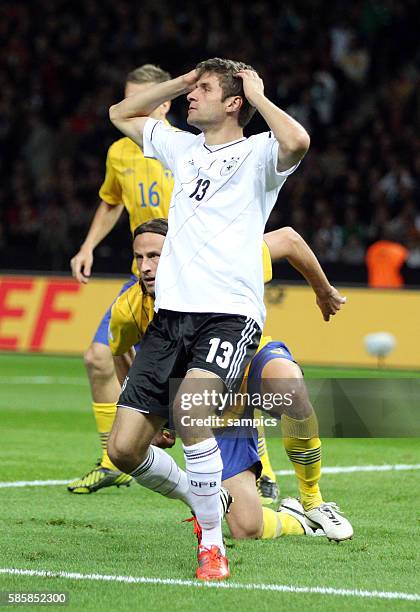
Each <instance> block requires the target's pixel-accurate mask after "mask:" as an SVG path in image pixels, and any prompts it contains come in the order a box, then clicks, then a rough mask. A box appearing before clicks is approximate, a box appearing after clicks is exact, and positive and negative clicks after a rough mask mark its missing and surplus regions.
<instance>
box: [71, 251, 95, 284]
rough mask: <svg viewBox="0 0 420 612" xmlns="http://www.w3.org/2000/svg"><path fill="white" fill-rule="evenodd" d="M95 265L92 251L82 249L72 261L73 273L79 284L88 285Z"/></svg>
mask: <svg viewBox="0 0 420 612" xmlns="http://www.w3.org/2000/svg"><path fill="white" fill-rule="evenodd" d="M92 264H93V254H92V252H91V251H84V250H83V249H80V251H79V252H78V253H76V255H75V256H74V257H72V259H71V260H70V267H71V273H72V275H73V277H74V278H75V279H76V280H77V281H79V283H84V284H86V283H87V282H88V281H89V278H90V273H91V270H92Z"/></svg>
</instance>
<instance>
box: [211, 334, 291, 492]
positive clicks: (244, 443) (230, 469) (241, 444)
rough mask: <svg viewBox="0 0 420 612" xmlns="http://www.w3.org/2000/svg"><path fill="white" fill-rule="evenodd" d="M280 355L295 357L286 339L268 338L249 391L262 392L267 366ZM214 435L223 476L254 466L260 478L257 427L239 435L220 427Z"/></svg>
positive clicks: (253, 363)
mask: <svg viewBox="0 0 420 612" xmlns="http://www.w3.org/2000/svg"><path fill="white" fill-rule="evenodd" d="M279 357H280V358H283V359H287V360H289V361H293V362H294V361H295V360H294V359H293V355H292V353H291V352H290V351H289V349H288V348H287V346H286V345H285V344H284V342H278V341H272V342H269V343H268V344H267V345H266V346H264V348H262V349H261V351H259V353H257V355H255V357H254V358H253V359H252V361H251V366H250V368H249V374H248V388H247V391H248V393H250V394H252V393H258V392H259V387H260V381H261V376H262V371H263V369H264V366H265V365H266V364H267V363H268V362H269V361H271V360H272V359H278V358H279ZM247 416H248V415H247ZM245 436H247V437H245ZM215 437H216V440H217V443H218V445H219V448H220V453H221V455H222V461H223V473H222V480H227V479H228V478H232V477H233V476H236V475H237V474H240V473H241V472H245V471H246V470H250V469H254V470H255V473H256V478H257V479H258V478H259V477H260V475H261V470H262V465H261V461H260V458H259V456H258V431H257V429H256V428H253V427H249V428H248V432H247V433H245V432H244V431H243V430H242V431H241V433H240V435H238V436H235V434H234V432H233V431H232V429H229V430H227V429H226V430H225V431H223V430H221V429H219V430H217V432H216V433H215Z"/></svg>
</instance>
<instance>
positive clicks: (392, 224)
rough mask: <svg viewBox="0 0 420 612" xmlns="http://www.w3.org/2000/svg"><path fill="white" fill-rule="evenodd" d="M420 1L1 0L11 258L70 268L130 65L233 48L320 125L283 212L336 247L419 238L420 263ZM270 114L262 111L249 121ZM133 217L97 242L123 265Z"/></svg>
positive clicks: (168, 63)
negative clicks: (110, 113)
mask: <svg viewBox="0 0 420 612" xmlns="http://www.w3.org/2000/svg"><path fill="white" fill-rule="evenodd" d="M416 5H417V2H416V0H404V1H403V2H399V1H398V0H396V1H394V0H354V1H353V2H351V3H348V2H345V1H343V0H337V1H336V2H334V3H329V2H325V1H322V0H306V1H305V2H293V1H289V2H288V1H283V2H280V1H279V0H271V1H270V0H256V1H254V2H251V3H245V2H238V1H236V0H231V2H230V3H227V2H222V1H221V0H200V1H199V2H196V1H194V2H193V1H189V0H186V1H182V0H177V2H172V1H171V0H143V2H141V3H135V2H130V1H128V0H118V2H115V1H111V0H101V1H99V0H72V1H71V2H70V1H68V0H34V2H31V3H12V2H11V1H10V0H8V1H7V2H5V3H2V5H1V7H0V56H1V62H0V65H1V68H0V91H1V95H0V144H1V148H2V156H1V162H0V163H1V166H0V173H1V184H0V266H1V267H2V268H7V269H16V268H27V269H53V270H68V260H69V258H70V256H71V255H73V254H74V253H75V252H76V251H77V250H78V247H79V245H80V243H81V241H82V240H83V237H84V235H85V232H86V230H87V227H88V225H89V223H90V220H91V218H92V215H93V212H94V210H95V208H96V206H97V204H98V195H97V193H98V189H99V186H100V185H101V182H102V180H103V176H104V168H105V156H106V150H107V147H108V146H109V144H110V143H111V142H112V141H113V140H114V139H116V138H118V137H119V134H118V133H117V132H116V131H115V130H114V128H113V127H112V125H111V124H110V122H109V119H108V107H109V106H110V105H111V104H113V103H115V102H116V101H118V100H119V99H120V98H121V96H122V91H123V84H124V79H125V76H126V74H127V72H128V71H129V70H131V69H132V68H134V67H137V66H139V65H141V64H142V63H145V62H152V63H156V64H159V65H160V66H161V67H162V68H164V69H166V70H169V71H170V72H172V74H173V75H177V74H180V73H181V72H183V71H186V70H189V69H191V68H192V67H193V66H194V65H195V64H196V63H197V62H198V61H200V60H202V59H205V58H207V57H213V56H220V57H229V58H232V59H240V60H242V61H245V62H247V63H250V64H252V65H253V66H254V67H255V68H256V69H257V70H258V71H259V72H260V74H261V76H262V77H263V79H264V83H265V88H266V93H267V95H268V96H269V97H270V98H271V99H272V100H273V101H274V102H275V103H276V104H278V105H279V106H280V107H281V108H283V109H285V110H286V111H287V112H288V113H290V114H291V115H292V116H294V117H295V118H296V119H298V120H299V121H300V122H301V123H303V125H304V126H305V127H306V128H307V129H308V131H309V133H310V135H311V141H312V142H311V149H310V152H309V153H308V155H307V156H306V158H305V159H304V161H303V163H302V165H301V168H300V169H299V171H298V172H297V173H296V174H295V175H294V177H293V178H290V179H289V181H287V183H286V185H285V187H284V188H283V190H282V191H281V193H280V196H279V200H278V203H277V206H276V208H275V209H274V211H273V213H272V216H271V218H270V220H269V228H270V229H272V228H275V227H278V226H280V225H285V224H289V225H292V226H293V227H294V228H295V229H296V230H297V231H299V232H300V233H301V234H302V235H303V236H304V237H305V238H306V239H307V241H308V242H309V243H310V244H311V245H312V247H313V248H314V250H315V251H316V254H317V255H318V257H319V259H320V260H321V261H322V262H324V263H331V262H332V263H342V264H343V265H352V266H362V265H363V263H364V260H365V254H366V249H367V247H368V246H369V245H370V244H371V243H373V242H374V241H376V240H378V239H380V238H383V237H387V238H390V239H392V240H394V241H396V242H398V243H400V244H403V245H404V246H406V247H407V248H408V253H409V255H408V260H407V265H408V266H409V267H411V268H413V269H416V268H420V183H419V176H420V86H419V85H420V47H419V45H418V23H419V20H418V17H419V15H418V14H417V11H416ZM184 111H185V104H184V102H183V101H178V102H177V103H175V104H174V105H173V108H172V111H171V116H170V120H171V121H172V122H173V123H174V124H176V125H178V126H180V127H184V126H185V123H184V121H185V120H184V116H185V115H184ZM262 129H264V123H263V122H262V120H261V119H260V118H255V119H254V120H253V121H252V123H251V125H250V127H249V129H248V134H250V133H254V132H258V131H261V130H262ZM122 223H124V222H122ZM122 228H123V229H121V231H117V232H115V233H114V235H113V237H112V238H111V239H110V240H109V241H107V242H106V243H105V245H104V246H103V247H102V250H101V249H99V251H98V255H99V258H98V260H99V264H98V265H100V261H101V257H102V262H103V270H102V271H106V269H109V271H113V272H116V271H119V272H125V269H124V268H125V265H126V262H124V264H122V262H121V258H120V257H119V253H121V250H122V248H124V247H127V251H128V246H129V245H128V242H129V241H128V226H127V227H126V226H125V225H123V226H122ZM126 261H128V256H127V260H126ZM97 269H98V268H97ZM419 275H420V271H419ZM419 284H420V281H419Z"/></svg>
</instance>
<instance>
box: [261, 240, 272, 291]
mask: <svg viewBox="0 0 420 612" xmlns="http://www.w3.org/2000/svg"><path fill="white" fill-rule="evenodd" d="M262 256H263V273H264V284H267V283H269V282H270V281H271V280H273V267H272V265H271V256H270V249H269V248H268V246H267V245H266V243H265V242H264V241H263V248H262Z"/></svg>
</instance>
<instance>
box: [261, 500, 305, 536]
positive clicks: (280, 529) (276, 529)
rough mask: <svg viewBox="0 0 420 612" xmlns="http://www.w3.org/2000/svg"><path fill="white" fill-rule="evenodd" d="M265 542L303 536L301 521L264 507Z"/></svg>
mask: <svg viewBox="0 0 420 612" xmlns="http://www.w3.org/2000/svg"><path fill="white" fill-rule="evenodd" d="M262 511H263V533H262V536H261V538H262V539H263V540H273V539H274V538H279V537H280V536H285V535H303V534H304V530H303V527H302V525H301V524H300V523H299V521H298V520H297V519H296V518H295V517H294V516H290V514H286V513H285V512H276V511H275V510H272V509H271V508H266V507H263V509H262Z"/></svg>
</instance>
